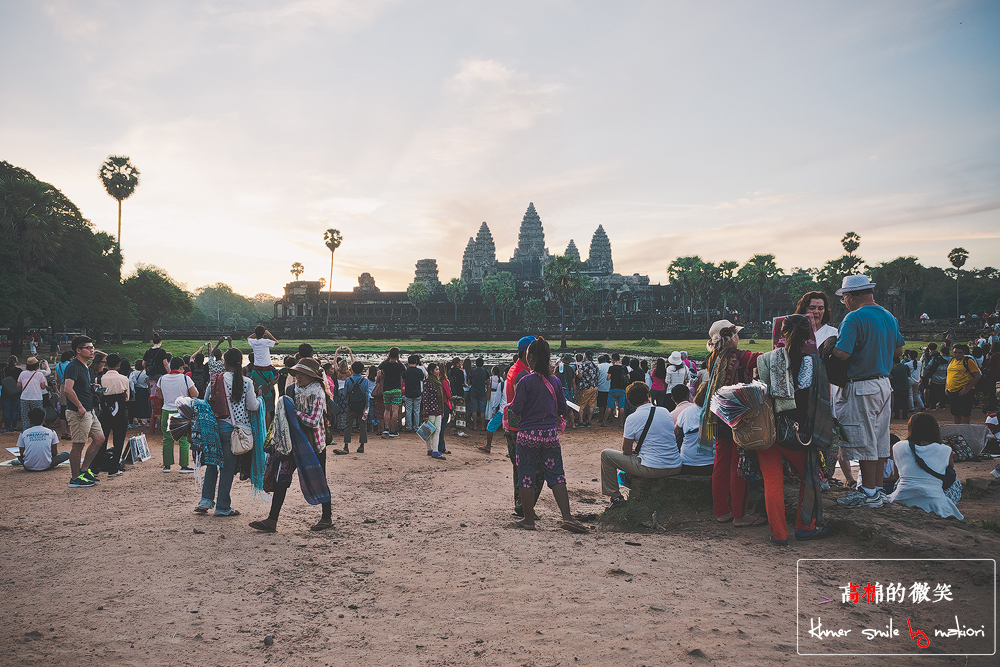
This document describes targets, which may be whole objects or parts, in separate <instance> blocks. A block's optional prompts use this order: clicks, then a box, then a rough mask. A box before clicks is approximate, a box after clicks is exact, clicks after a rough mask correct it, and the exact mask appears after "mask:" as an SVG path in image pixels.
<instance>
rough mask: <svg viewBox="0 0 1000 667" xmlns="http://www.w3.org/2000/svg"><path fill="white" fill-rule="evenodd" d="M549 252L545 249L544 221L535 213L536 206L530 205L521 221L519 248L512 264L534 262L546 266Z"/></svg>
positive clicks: (530, 203)
mask: <svg viewBox="0 0 1000 667" xmlns="http://www.w3.org/2000/svg"><path fill="white" fill-rule="evenodd" d="M548 258H549V251H548V249H547V248H546V247H545V232H544V231H543V230H542V219H541V218H539V217H538V213H537V212H536V211H535V204H534V203H532V202H529V203H528V210H527V211H525V213H524V218H523V219H522V220H521V231H520V232H519V233H518V235H517V247H516V248H514V257H513V258H511V260H510V261H511V262H524V263H528V262H531V261H532V260H536V261H538V262H539V263H540V264H545V262H546V261H547V260H548Z"/></svg>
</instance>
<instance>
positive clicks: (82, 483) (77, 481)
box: [69, 475, 95, 489]
mask: <svg viewBox="0 0 1000 667" xmlns="http://www.w3.org/2000/svg"><path fill="white" fill-rule="evenodd" d="M94 485H95V482H92V481H90V480H89V479H87V478H86V477H84V476H83V475H78V476H77V477H74V478H73V479H71V480H69V488H71V489H85V488H87V487H88V486H94Z"/></svg>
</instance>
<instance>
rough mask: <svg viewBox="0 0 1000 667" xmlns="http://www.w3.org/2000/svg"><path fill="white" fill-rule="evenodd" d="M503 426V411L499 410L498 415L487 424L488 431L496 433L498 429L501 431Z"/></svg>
mask: <svg viewBox="0 0 1000 667" xmlns="http://www.w3.org/2000/svg"><path fill="white" fill-rule="evenodd" d="M501 425H503V410H497V413H496V414H495V415H493V418H492V419H490V421H489V423H488V424H486V430H487V431H489V432H490V433H496V432H497V429H499V428H500V426H501Z"/></svg>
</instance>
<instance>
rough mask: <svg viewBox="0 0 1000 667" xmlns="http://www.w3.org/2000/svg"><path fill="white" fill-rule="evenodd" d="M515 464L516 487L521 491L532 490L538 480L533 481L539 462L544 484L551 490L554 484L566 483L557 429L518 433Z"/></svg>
mask: <svg viewBox="0 0 1000 667" xmlns="http://www.w3.org/2000/svg"><path fill="white" fill-rule="evenodd" d="M515 451H516V452H517V453H516V454H515V457H516V458H515V463H516V465H517V475H518V477H520V479H518V480H515V482H516V483H517V486H519V487H520V488H522V489H533V488H535V485H536V483H537V481H538V480H536V479H535V476H536V473H537V469H538V467H539V466H538V464H539V462H541V468H542V473H543V474H544V476H545V483H546V484H548V485H549V488H550V489H551V488H552V487H553V486H555V485H556V484H565V483H566V472H565V471H564V470H563V460H562V449H560V448H559V429H557V428H554V429H551V430H538V431H528V432H526V431H518V432H517V441H516V446H515Z"/></svg>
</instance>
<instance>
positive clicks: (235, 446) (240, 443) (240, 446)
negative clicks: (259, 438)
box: [222, 373, 253, 456]
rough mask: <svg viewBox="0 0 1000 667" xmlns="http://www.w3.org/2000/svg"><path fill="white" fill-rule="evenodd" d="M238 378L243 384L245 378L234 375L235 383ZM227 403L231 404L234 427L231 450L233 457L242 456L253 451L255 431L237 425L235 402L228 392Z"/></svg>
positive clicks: (230, 418) (230, 410)
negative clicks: (234, 409)
mask: <svg viewBox="0 0 1000 667" xmlns="http://www.w3.org/2000/svg"><path fill="white" fill-rule="evenodd" d="M237 378H239V380H240V381H241V382H243V376H238V375H236V373H233V382H236V379H237ZM225 386H226V383H225V382H223V383H222V387H223V389H225ZM243 391H246V386H244V387H243ZM226 403H228V404H229V405H228V407H229V422H230V423H231V424H232V425H233V434H232V436H231V437H230V439H229V448H230V450H231V451H232V452H233V456H240V455H241V454H246V453H247V452H249V451H252V450H253V431H252V430H251V429H250V427H249V426H244V425H243V424H237V423H236V418H235V417H234V416H233V414H234V411H233V401H232V397H231V396H230V393H229V392H228V391H227V392H226Z"/></svg>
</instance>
